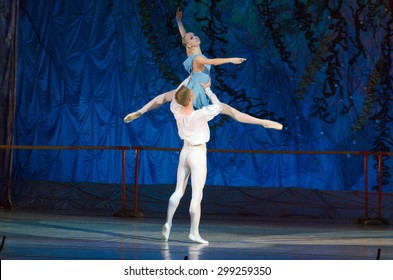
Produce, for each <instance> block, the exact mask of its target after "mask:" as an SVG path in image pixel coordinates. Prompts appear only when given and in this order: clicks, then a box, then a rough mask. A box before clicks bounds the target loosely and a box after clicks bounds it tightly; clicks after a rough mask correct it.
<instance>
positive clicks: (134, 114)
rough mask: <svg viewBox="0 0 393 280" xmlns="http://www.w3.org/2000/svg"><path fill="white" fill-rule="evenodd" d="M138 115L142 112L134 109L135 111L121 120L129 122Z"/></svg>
mask: <svg viewBox="0 0 393 280" xmlns="http://www.w3.org/2000/svg"><path fill="white" fill-rule="evenodd" d="M140 116H142V113H141V112H139V111H136V112H133V113H130V114H128V115H127V116H126V117H125V118H124V119H123V120H124V122H125V123H129V122H132V121H133V120H136V119H137V118H139V117H140Z"/></svg>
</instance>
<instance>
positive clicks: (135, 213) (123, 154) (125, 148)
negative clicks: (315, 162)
mask: <svg viewBox="0 0 393 280" xmlns="http://www.w3.org/2000/svg"><path fill="white" fill-rule="evenodd" d="M0 149H10V150H119V151H121V157H122V170H121V172H122V176H121V178H122V183H121V185H122V209H121V210H120V211H118V212H116V213H115V214H114V216H118V217H142V216H143V213H142V212H140V211H139V207H138V187H139V186H138V185H139V178H138V174H139V153H140V151H169V152H179V151H180V150H181V149H180V148H161V147H141V146H132V147H129V146H23V145H0ZM128 150H133V151H134V152H135V184H134V209H133V210H131V211H130V210H127V207H126V200H127V198H126V181H127V178H126V151H128ZM208 152H209V153H243V154H287V155H294V154H301V155H306V154H309V155H362V156H363V163H364V164H363V166H364V217H365V219H368V211H369V206H368V201H369V198H368V158H369V157H370V156H377V157H378V218H381V219H382V196H383V193H382V166H383V159H382V157H383V156H393V152H370V151H289V150H224V149H208Z"/></svg>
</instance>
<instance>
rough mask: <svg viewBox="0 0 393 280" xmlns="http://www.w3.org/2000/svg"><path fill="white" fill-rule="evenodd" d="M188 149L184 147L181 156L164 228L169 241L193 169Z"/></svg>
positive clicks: (164, 234) (162, 234)
mask: <svg viewBox="0 0 393 280" xmlns="http://www.w3.org/2000/svg"><path fill="white" fill-rule="evenodd" d="M187 152H188V150H185V149H182V151H181V152H180V157H179V166H178V168H177V182H176V189H175V192H174V193H173V194H172V195H171V197H170V198H169V203H168V210H167V218H166V223H165V224H164V226H163V228H162V233H161V238H162V240H164V241H168V239H169V234H170V232H171V227H172V220H173V216H174V215H175V212H176V209H177V207H178V206H179V202H180V199H181V198H182V197H183V195H184V192H185V190H186V187H187V182H188V178H189V177H190V172H191V169H190V167H189V166H188V164H187V161H186V157H187Z"/></svg>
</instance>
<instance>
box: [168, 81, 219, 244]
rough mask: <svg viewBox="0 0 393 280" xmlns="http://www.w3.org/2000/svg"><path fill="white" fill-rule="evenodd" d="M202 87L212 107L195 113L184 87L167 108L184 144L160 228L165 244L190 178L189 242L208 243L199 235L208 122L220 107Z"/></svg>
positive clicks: (216, 100)
mask: <svg viewBox="0 0 393 280" xmlns="http://www.w3.org/2000/svg"><path fill="white" fill-rule="evenodd" d="M202 86H203V87H204V88H205V92H206V95H207V96H208V98H209V99H210V100H211V102H212V104H211V105H208V106H204V107H202V108H201V109H198V110H195V109H194V107H193V105H192V103H193V100H194V94H193V92H192V90H191V89H189V88H188V87H186V86H185V85H184V84H183V85H181V86H180V87H179V89H178V90H177V91H176V93H175V97H174V99H173V100H172V102H171V106H170V107H171V111H172V113H173V115H174V116H175V119H176V124H177V128H178V134H179V136H180V138H181V139H182V140H184V146H183V148H182V150H181V152H180V156H179V166H178V169H177V183H176V189H175V192H174V193H173V194H172V195H171V197H170V198H169V203H168V211H167V219H166V223H165V224H164V226H163V228H162V233H161V237H162V239H163V240H164V241H168V239H169V234H170V231H171V227H172V219H173V216H174V214H175V212H176V209H177V207H178V205H179V202H180V199H181V198H182V196H183V195H184V192H185V189H186V187H187V182H188V178H189V176H190V174H191V187H192V197H191V203H190V217H191V226H190V234H189V235H188V238H189V239H190V240H192V241H194V242H197V243H201V244H208V243H209V242H208V241H207V240H205V239H203V238H202V237H201V236H200V234H199V222H200V218H201V201H202V196H203V188H204V186H205V182H206V175H207V162H206V143H207V142H208V141H209V139H210V130H209V125H208V122H209V121H210V120H212V119H213V118H214V117H215V116H217V115H218V114H219V113H220V112H221V110H222V106H221V103H220V101H219V100H218V98H217V97H216V95H215V94H214V93H213V92H212V91H211V89H210V81H209V82H208V83H207V84H202Z"/></svg>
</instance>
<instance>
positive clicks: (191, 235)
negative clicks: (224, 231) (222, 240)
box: [188, 233, 209, 244]
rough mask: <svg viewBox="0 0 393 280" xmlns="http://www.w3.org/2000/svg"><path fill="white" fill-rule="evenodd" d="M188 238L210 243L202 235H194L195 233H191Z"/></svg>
mask: <svg viewBox="0 0 393 280" xmlns="http://www.w3.org/2000/svg"><path fill="white" fill-rule="evenodd" d="M188 238H189V239H190V240H191V241H194V242H197V243H201V244H209V241H207V240H205V239H203V238H202V237H201V236H200V235H194V234H191V233H190V234H189V235H188Z"/></svg>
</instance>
